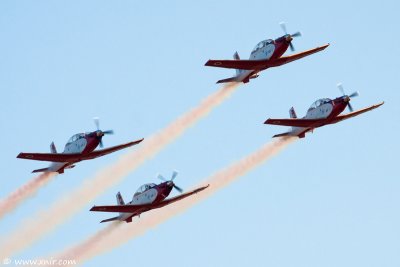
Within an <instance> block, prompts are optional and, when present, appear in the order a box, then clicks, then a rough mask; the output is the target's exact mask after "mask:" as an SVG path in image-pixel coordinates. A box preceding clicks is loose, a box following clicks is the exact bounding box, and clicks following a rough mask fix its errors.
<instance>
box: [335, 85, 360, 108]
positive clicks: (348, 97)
mask: <svg viewBox="0 0 400 267" xmlns="http://www.w3.org/2000/svg"><path fill="white" fill-rule="evenodd" d="M337 87H338V88H339V90H340V92H341V93H342V94H343V96H344V97H347V99H348V101H347V107H348V108H349V110H350V112H353V107H352V105H351V104H350V100H351V98H353V97H356V96H359V95H360V94H359V93H358V91H355V92H354V93H352V94H350V95H346V93H345V92H344V88H343V85H342V83H338V84H337Z"/></svg>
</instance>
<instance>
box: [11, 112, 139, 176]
mask: <svg viewBox="0 0 400 267" xmlns="http://www.w3.org/2000/svg"><path fill="white" fill-rule="evenodd" d="M94 122H95V124H96V127H97V131H94V132H89V133H78V134H75V135H73V136H72V137H71V138H70V139H69V140H68V142H67V144H66V145H65V148H64V152H63V153H57V150H56V147H55V145H54V142H52V143H51V144H50V151H51V153H19V155H18V156H17V158H20V159H30V160H39V161H51V162H52V164H51V165H50V166H49V167H47V168H43V169H37V170H33V171H32V172H58V173H60V174H61V173H64V170H65V169H71V168H73V167H75V165H74V164H75V163H77V162H79V161H82V160H88V159H94V158H98V157H101V156H104V155H107V154H110V153H112V152H115V151H118V150H121V149H124V148H127V147H130V146H133V145H136V144H139V143H140V142H142V141H143V138H142V139H139V140H136V141H133V142H129V143H125V144H121V145H118V146H113V147H109V148H106V149H99V150H96V151H94V150H95V149H96V147H97V146H98V145H100V147H103V142H102V138H103V136H104V135H106V134H113V133H114V132H113V131H112V130H108V131H101V130H100V129H99V119H98V118H94Z"/></svg>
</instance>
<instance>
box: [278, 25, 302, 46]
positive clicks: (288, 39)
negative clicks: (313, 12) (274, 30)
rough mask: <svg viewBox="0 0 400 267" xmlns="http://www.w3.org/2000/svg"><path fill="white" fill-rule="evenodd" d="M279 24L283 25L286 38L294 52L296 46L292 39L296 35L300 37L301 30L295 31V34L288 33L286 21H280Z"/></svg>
mask: <svg viewBox="0 0 400 267" xmlns="http://www.w3.org/2000/svg"><path fill="white" fill-rule="evenodd" d="M279 25H280V26H281V28H282V30H283V32H284V33H285V37H286V40H287V41H288V42H289V46H290V50H291V51H292V52H293V51H294V50H295V49H294V46H293V44H292V40H293V38H294V37H300V36H301V32H295V33H293V34H288V33H287V29H286V23H285V22H280V23H279Z"/></svg>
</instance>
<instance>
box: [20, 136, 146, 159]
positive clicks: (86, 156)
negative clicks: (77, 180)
mask: <svg viewBox="0 0 400 267" xmlns="http://www.w3.org/2000/svg"><path fill="white" fill-rule="evenodd" d="M142 141H143V138H142V139H139V140H136V141H133V142H129V143H125V144H122V145H118V146H113V147H109V148H106V149H99V150H96V151H93V152H90V153H89V154H81V153H71V154H67V153H65V154H64V153H19V155H18V156H17V158H20V159H30V160H39V161H51V162H78V161H81V160H87V159H94V158H97V157H100V156H104V155H107V154H109V153H112V152H114V151H117V150H120V149H124V148H127V147H130V146H133V145H136V144H139V143H140V142H142Z"/></svg>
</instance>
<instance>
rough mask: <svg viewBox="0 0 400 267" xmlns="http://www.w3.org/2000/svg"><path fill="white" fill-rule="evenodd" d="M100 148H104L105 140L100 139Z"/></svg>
mask: <svg viewBox="0 0 400 267" xmlns="http://www.w3.org/2000/svg"><path fill="white" fill-rule="evenodd" d="M99 146H100V148H103V140H102V139H100V144H99Z"/></svg>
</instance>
